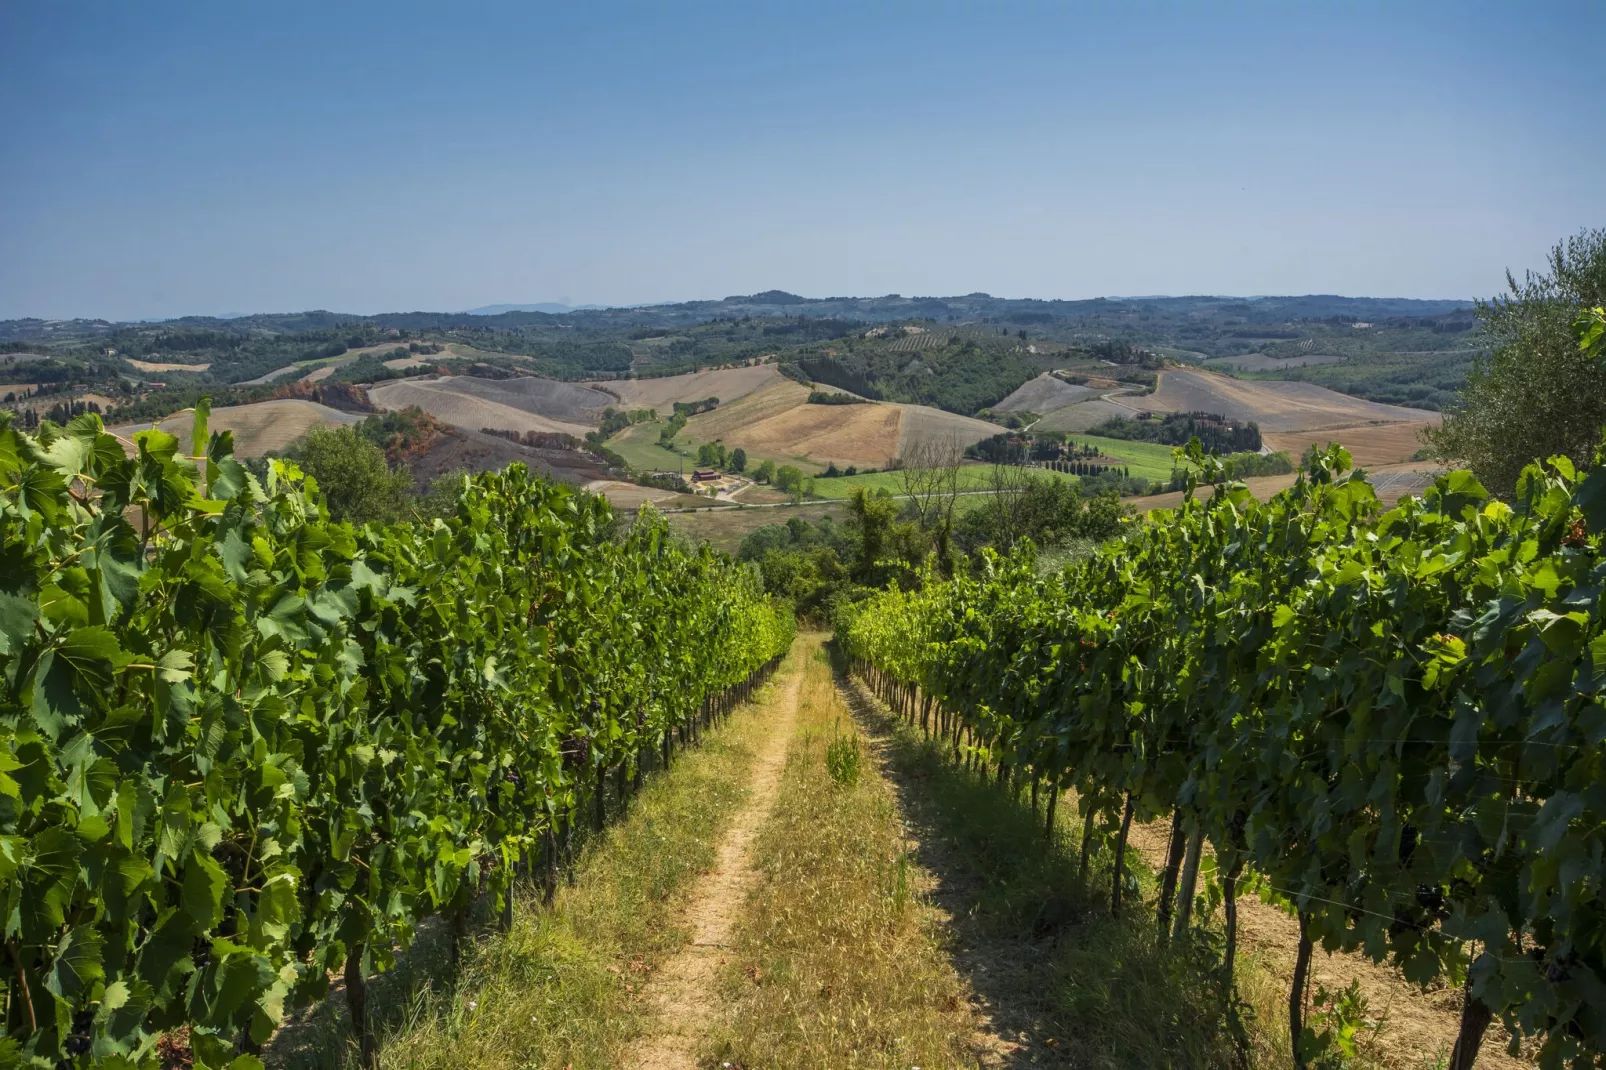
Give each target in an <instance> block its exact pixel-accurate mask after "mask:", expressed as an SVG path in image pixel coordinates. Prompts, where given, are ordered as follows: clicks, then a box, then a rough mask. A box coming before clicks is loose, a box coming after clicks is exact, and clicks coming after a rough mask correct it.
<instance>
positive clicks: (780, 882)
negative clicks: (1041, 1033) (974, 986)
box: [703, 636, 1006, 1070]
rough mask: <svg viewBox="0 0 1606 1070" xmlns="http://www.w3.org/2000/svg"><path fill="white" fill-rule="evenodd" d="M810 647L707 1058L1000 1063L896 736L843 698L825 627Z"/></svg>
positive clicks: (788, 1063) (783, 1063)
mask: <svg viewBox="0 0 1606 1070" xmlns="http://www.w3.org/2000/svg"><path fill="white" fill-rule="evenodd" d="M799 648H800V649H799V661H800V662H801V670H800V692H799V701H798V713H797V728H796V732H795V734H794V736H793V739H792V745H791V748H790V751H789V753H788V755H787V762H786V767H785V770H784V774H783V776H782V778H781V784H780V793H779V798H778V801H777V805H776V806H775V808H774V809H773V810H772V812H771V815H770V819H769V820H768V821H767V822H766V823H765V825H764V826H763V828H762V829H761V830H760V831H759V833H758V836H757V837H756V838H755V839H754V841H753V844H752V851H753V855H752V857H753V865H754V867H755V868H756V870H757V871H758V874H759V880H758V882H757V883H756V884H755V885H754V886H753V888H752V891H751V893H750V895H749V896H748V899H747V903H746V906H745V910H744V913H743V916H742V919H741V921H740V924H739V925H738V926H737V930H736V932H735V935H734V940H733V946H732V948H731V951H730V954H729V955H728V956H726V959H727V961H726V962H725V963H724V966H723V968H722V970H721V971H720V994H721V997H722V1000H723V1013H722V1022H721V1024H720V1026H719V1028H718V1029H717V1030H716V1031H715V1032H714V1034H713V1036H712V1043H711V1044H710V1045H709V1046H707V1047H705V1049H704V1053H703V1054H704V1063H703V1065H707V1066H729V1067H733V1068H734V1067H743V1068H746V1070H759V1068H792V1067H800V1068H801V1067H809V1068H813V1067H819V1068H826V1067H829V1068H832V1070H850V1068H860V1067H864V1068H869V1067H876V1068H893V1067H898V1068H902V1070H908V1068H909V1067H911V1066H918V1067H924V1068H926V1070H933V1068H937V1067H961V1066H962V1067H975V1066H980V1065H1001V1063H1002V1058H1003V1049H1004V1048H1005V1047H1006V1046H1005V1045H1003V1043H1002V1041H1001V1038H999V1037H998V1035H997V1034H996V1033H995V1032H994V1031H993V1030H992V1029H991V1028H990V1025H989V1023H988V1022H987V1021H986V1019H985V1017H984V1016H982V1015H978V1014H977V1013H976V1005H975V1002H974V1000H973V994H972V992H971V990H970V988H969V986H968V985H967V984H966V982H965V981H964V979H963V978H962V977H961V976H960V975H959V972H958V971H957V970H956V968H955V965H954V963H953V961H952V959H951V958H950V956H949V946H948V945H949V943H950V936H951V930H950V928H949V921H950V919H949V918H948V917H946V916H945V915H944V913H943V912H942V911H941V910H940V909H939V908H938V907H936V906H935V904H934V903H933V902H932V900H931V894H930V893H931V891H932V888H933V886H934V884H935V881H936V878H935V876H934V875H933V874H932V873H931V872H929V871H928V870H926V869H925V868H924V867H923V866H921V865H920V864H919V862H918V861H917V860H916V859H915V857H914V855H913V849H914V844H913V843H912V841H911V839H910V836H909V828H908V825H907V822H906V821H905V818H904V813H903V809H902V807H901V805H900V802H899V798H898V793H897V790H896V789H895V788H894V786H893V784H892V783H891V781H890V780H889V779H888V778H887V776H886V775H885V771H884V765H885V755H884V753H883V748H882V746H881V744H880V742H879V740H878V739H877V738H876V737H875V736H874V735H873V734H868V733H866V732H865V731H864V730H863V726H861V725H859V724H858V723H857V722H856V721H855V718H854V716H853V714H852V713H851V712H850V710H849V708H848V707H847V705H846V704H845V702H844V699H843V695H842V693H841V692H840V691H839V690H838V688H837V686H836V682H835V680H834V678H833V674H832V671H831V665H830V663H829V662H828V660H827V658H826V654H825V651H824V650H823V649H822V646H821V643H820V637H818V636H805V637H800V638H799Z"/></svg>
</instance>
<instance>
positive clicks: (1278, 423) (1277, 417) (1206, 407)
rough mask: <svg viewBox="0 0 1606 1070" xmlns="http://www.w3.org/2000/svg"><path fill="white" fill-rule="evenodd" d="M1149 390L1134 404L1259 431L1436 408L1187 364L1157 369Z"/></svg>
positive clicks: (1420, 413) (1400, 417)
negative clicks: (1251, 425)
mask: <svg viewBox="0 0 1606 1070" xmlns="http://www.w3.org/2000/svg"><path fill="white" fill-rule="evenodd" d="M1159 376H1160V382H1159V386H1158V388H1157V389H1156V390H1155V392H1154V393H1153V394H1150V395H1148V396H1147V397H1142V398H1133V399H1132V400H1131V404H1132V405H1133V406H1135V407H1139V408H1143V409H1148V410H1151V411H1157V412H1216V413H1221V414H1222V415H1224V416H1226V417H1228V418H1230V419H1233V420H1245V421H1248V420H1253V421H1254V422H1255V423H1258V424H1259V425H1260V429H1261V430H1262V431H1318V430H1324V429H1327V428H1338V427H1353V426H1355V425H1357V424H1366V423H1402V422H1403V423H1415V424H1425V423H1428V422H1429V421H1432V420H1437V419H1438V414H1437V413H1431V412H1427V411H1425V410H1423V409H1408V408H1405V407H1403V406H1400V405H1380V404H1378V403H1377V402H1375V401H1363V400H1361V399H1360V398H1354V397H1350V396H1349V395H1348V394H1340V393H1338V392H1337V391H1336V390H1329V389H1327V388H1326V387H1323V386H1316V385H1314V384H1311V383H1294V382H1259V381H1249V380H1243V379H1232V378H1229V377H1228V376H1225V375H1213V374H1211V373H1210V372H1205V371H1196V370H1194V369H1192V368H1167V369H1165V370H1164V371H1162V372H1160V373H1159Z"/></svg>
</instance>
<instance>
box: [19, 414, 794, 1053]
mask: <svg viewBox="0 0 1606 1070" xmlns="http://www.w3.org/2000/svg"><path fill="white" fill-rule="evenodd" d="M206 416H207V413H206V407H205V405H204V404H203V405H202V406H201V407H200V409H199V411H197V413H196V420H195V433H194V436H193V439H192V441H191V442H190V443H189V446H190V451H189V453H188V454H186V453H184V452H183V451H182V450H181V449H180V444H179V442H178V441H177V440H176V439H175V438H174V437H173V436H171V435H168V434H166V433H163V432H161V431H147V432H144V433H142V434H140V435H138V436H136V439H137V449H136V450H135V452H134V453H133V454H132V455H131V456H130V455H125V452H124V449H123V447H122V446H121V445H120V444H119V442H118V441H117V440H116V439H115V438H113V437H112V436H111V435H109V434H107V433H106V432H105V431H104V430H103V429H102V427H101V424H100V420H99V417H97V416H94V415H86V416H81V417H79V418H77V419H75V420H73V421H72V422H71V423H70V424H68V425H67V427H66V428H64V429H61V428H54V427H51V426H49V425H47V426H46V427H44V428H42V429H41V430H40V432H39V434H38V435H37V436H29V435H25V434H23V433H21V432H20V431H18V430H16V429H14V428H12V427H10V426H7V425H3V424H0V680H3V686H4V691H3V698H0V909H3V911H4V918H5V933H4V936H5V960H4V969H5V971H6V974H7V977H8V981H7V989H6V995H7V1003H6V1022H5V1031H4V1036H3V1037H0V1066H3V1065H38V1066H59V1065H75V1066H89V1065H95V1066H104V1067H115V1068H125V1067H126V1068H132V1067H149V1066H154V1065H156V1061H157V1056H156V1054H155V1048H156V1044H157V1040H158V1039H159V1037H160V1036H161V1034H162V1033H163V1032H164V1031H167V1030H171V1029H173V1028H176V1027H179V1026H188V1027H189V1029H190V1038H191V1044H192V1046H193V1050H194V1054H195V1057H196V1061H197V1065H201V1066H212V1067H219V1066H224V1065H234V1066H239V1067H241V1068H245V1067H249V1066H253V1065H257V1060H256V1059H255V1058H254V1056H252V1055H251V1054H249V1053H250V1052H251V1051H252V1050H253V1048H254V1047H255V1045H258V1044H260V1043H261V1042H262V1041H263V1040H264V1039H265V1038H266V1037H267V1036H268V1034H269V1033H270V1032H271V1031H272V1030H273V1029H274V1028H275V1026H276V1025H277V1023H278V1022H279V1021H280V1020H281V1019H282V1018H283V1016H284V1015H285V1013H286V1012H287V1011H288V1010H290V1009H292V1008H294V1007H296V1006H298V1005H303V1004H306V1003H307V1002H309V1001H311V1000H314V999H317V998H319V997H321V996H322V995H323V994H324V993H326V991H327V990H328V987H329V980H330V977H331V975H332V972H333V971H335V970H338V969H340V968H342V966H343V965H344V969H345V976H346V980H347V989H348V998H349V999H351V1000H352V1001H353V1006H354V1008H357V1009H360V1001H361V999H362V978H363V976H364V975H365V974H367V973H369V972H372V971H374V970H380V969H384V968H385V967H387V966H388V965H389V964H390V963H391V961H392V959H393V957H394V954H395V951H394V949H396V948H402V947H406V946H407V944H408V942H409V940H410V938H411V937H412V935H413V934H414V932H415V930H416V928H417V926H418V924H419V923H420V921H421V920H422V919H424V918H425V917H427V916H429V915H431V914H436V913H447V914H453V915H461V914H462V913H463V912H464V911H465V910H466V909H467V908H468V906H469V905H470V904H471V903H472V902H473V901H474V900H475V899H476V898H478V897H480V896H482V895H489V896H492V897H494V898H495V899H497V900H498V901H500V902H503V903H506V902H507V901H508V899H507V897H508V895H509V889H510V884H511V881H512V879H513V877H514V875H515V873H516V872H517V871H518V870H519V869H520V867H530V866H533V865H534V864H536V862H537V860H544V861H545V863H546V864H547V865H551V864H552V863H553V861H554V852H555V850H556V845H557V843H558V842H559V839H560V837H564V836H566V835H567V833H568V832H569V830H571V829H572V828H573V826H574V824H575V823H576V822H577V821H580V820H584V818H583V816H582V814H581V807H582V806H583V803H584V800H585V799H586V798H588V797H590V798H595V799H597V800H598V801H599V802H600V792H601V791H602V789H603V786H604V784H605V777H606V775H607V773H608V772H610V771H613V772H615V773H616V774H617V775H618V777H619V783H620V784H621V785H623V784H624V783H625V782H626V777H627V773H637V774H638V776H639V770H640V765H641V762H642V760H643V758H644V757H645V756H647V755H648V754H650V753H652V752H653V751H654V750H655V749H661V750H662V751H663V753H664V755H665V757H666V758H667V756H668V754H669V751H670V743H671V740H672V739H673V738H675V737H676V736H677V735H678V736H679V737H680V738H682V739H686V738H689V737H691V736H694V735H695V734H696V732H697V731H698V730H699V728H700V726H701V725H703V724H704V723H706V722H707V720H708V719H709V717H710V716H711V715H712V714H713V713H714V712H716V711H718V710H721V709H724V708H728V706H729V705H730V704H731V703H732V702H733V701H734V699H735V698H736V697H738V696H740V695H743V694H745V693H746V691H747V689H748V688H750V687H751V686H752V684H753V682H754V681H755V680H756V679H758V678H760V677H761V676H762V675H763V674H765V673H767V672H768V671H769V670H770V669H772V668H773V667H774V665H775V664H776V662H777V661H778V659H779V658H780V656H781V654H782V653H784V651H785V650H786V648H787V647H788V645H789V644H790V642H791V639H792V634H793V628H794V624H793V621H792V616H791V614H790V612H788V611H785V610H784V609H782V608H780V607H778V606H776V605H773V604H772V603H771V602H770V601H768V600H767V599H766V598H765V597H764V595H763V594H762V592H761V591H760V589H759V586H758V584H757V582H756V580H755V579H754V577H753V576H751V575H750V574H749V572H748V571H746V570H743V569H741V568H739V567H737V566H735V565H733V564H732V563H730V562H729V561H728V560H727V559H725V558H723V557H720V556H718V555H716V554H714V553H712V552H710V551H708V550H706V549H704V550H701V551H693V550H690V549H687V548H685V547H684V546H682V545H681V544H680V543H678V542H677V541H675V540H674V539H672V538H671V537H670V534H669V532H668V531H667V529H666V527H665V526H664V524H663V522H662V520H661V519H654V518H653V517H651V516H643V517H642V518H641V519H640V520H639V521H638V522H637V523H636V524H635V525H634V526H633V527H632V528H631V529H630V530H629V532H628V533H627V534H625V535H623V536H622V537H621V536H618V535H616V533H615V526H614V523H613V518H612V514H611V512H610V510H609V508H608V506H607V504H606V503H605V502H603V501H601V500H600V499H595V498H584V497H581V496H579V495H576V494H575V493H573V492H572V491H570V490H569V489H567V488H564V487H560V486H555V485H551V484H548V483H545V482H543V481H541V480H538V479H535V478H532V477H531V476H530V475H529V473H528V472H526V471H525V470H524V469H523V467H522V466H518V465H515V466H513V467H511V468H509V469H508V470H507V471H505V472H502V473H497V474H485V475H480V476H477V477H475V478H473V479H472V480H466V481H465V485H464V487H463V490H462V493H461V496H460V498H459V500H458V503H457V513H456V515H455V516H454V517H452V518H451V519H449V520H444V521H435V522H433V523H432V524H429V525H395V526H391V527H387V528H378V527H375V526H368V527H364V528H362V529H353V528H352V527H350V526H349V525H345V524H335V523H332V522H330V521H329V519H328V516H327V513H326V512H325V511H324V510H323V508H322V507H321V505H320V499H319V497H318V493H317V488H316V486H315V484H314V482H313V481H312V480H311V479H310V478H307V477H304V476H303V475H302V474H301V473H300V472H299V471H298V470H297V469H296V467H295V466H294V465H293V464H291V463H289V462H285V461H274V462H272V465H271V469H270V471H269V472H268V474H267V477H266V479H265V481H263V482H260V483H259V481H257V480H256V479H254V478H253V477H252V476H251V475H249V474H248V473H247V472H246V471H245V470H244V468H243V467H242V466H241V465H240V464H239V462H238V461H236V460H235V459H234V458H233V456H232V441H231V436H230V435H229V433H228V432H222V433H219V434H215V435H212V436H210V437H208V435H207V432H206ZM598 813H599V816H600V813H601V811H600V810H599V811H598ZM355 1017H356V1018H358V1019H361V1018H362V1015H361V1014H360V1013H358V1014H356V1015H355ZM362 1040H363V1057H364V1059H365V1060H366V1061H370V1062H371V1061H372V1059H373V1057H374V1053H373V1049H372V1037H371V1036H369V1035H368V1034H367V1032H366V1030H364V1031H363V1034H362ZM242 1052H244V1053H245V1054H241V1053H242Z"/></svg>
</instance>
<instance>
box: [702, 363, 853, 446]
mask: <svg viewBox="0 0 1606 1070" xmlns="http://www.w3.org/2000/svg"><path fill="white" fill-rule="evenodd" d="M808 400H809V388H808V387H806V386H804V385H803V384H801V383H794V382H793V381H792V380H790V379H785V378H782V379H781V381H780V382H777V383H773V384H771V385H770V386H767V387H765V388H764V389H763V390H757V391H754V392H753V393H751V394H748V395H747V396H746V397H743V398H740V399H737V400H736V401H734V402H732V403H730V404H725V403H724V402H721V403H720V406H719V408H717V409H715V410H714V411H713V412H705V413H703V414H701V415H699V416H693V417H692V418H691V419H690V420H688V421H687V424H686V429H687V432H688V433H689V435H690V436H691V437H692V438H694V439H696V440H698V441H699V442H709V441H712V440H714V439H724V440H728V439H729V436H731V435H734V434H736V433H738V432H741V431H744V430H746V429H747V428H750V427H752V426H753V425H754V424H758V423H762V422H763V421H765V420H768V419H771V418H773V417H776V416H780V415H781V414H783V413H786V412H790V411H791V410H793V409H795V408H797V407H799V406H801V405H806V404H808ZM812 407H813V408H816V409H836V408H858V407H859V406H857V405H815V406H812ZM729 444H733V445H742V443H739V442H737V443H729ZM796 452H797V451H795V450H784V451H782V453H781V456H783V457H787V456H792V455H793V454H795V453H796Z"/></svg>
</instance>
